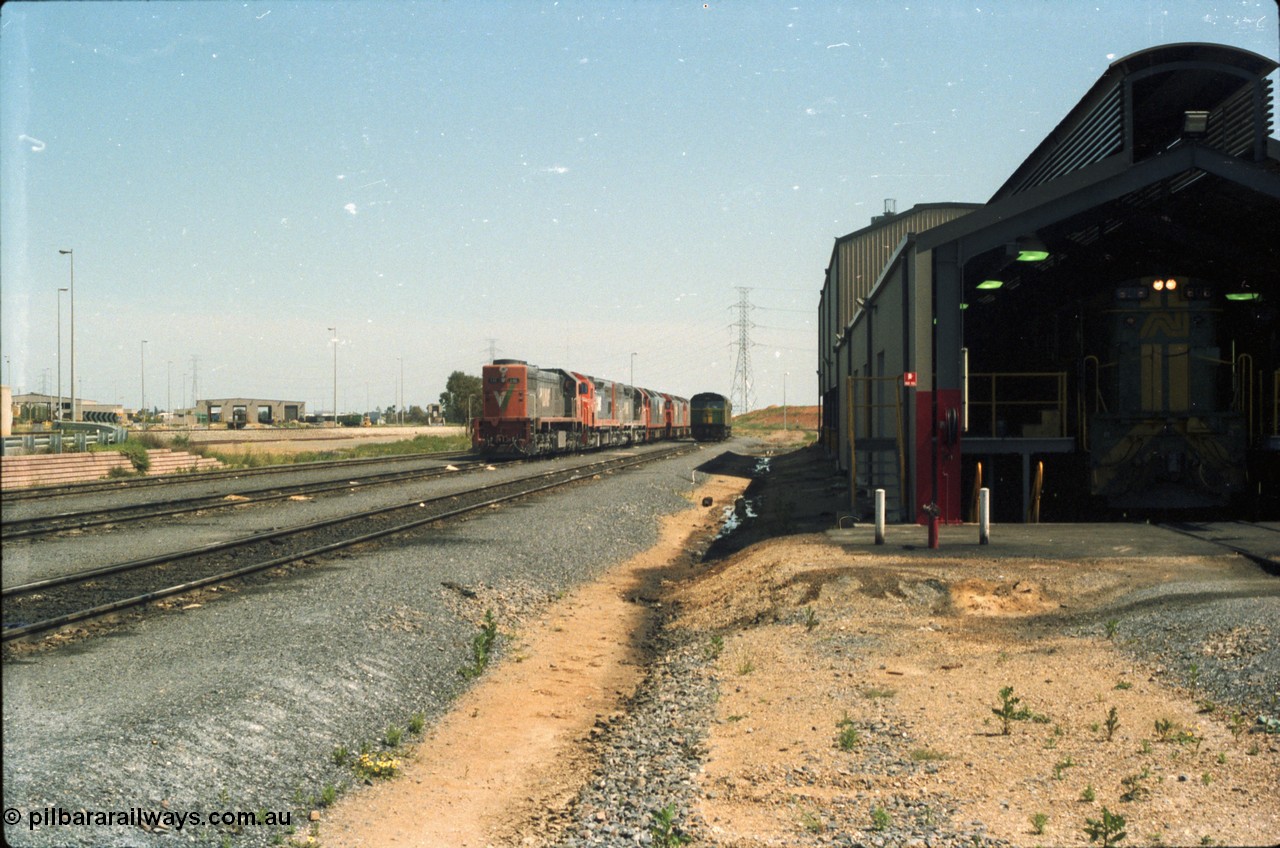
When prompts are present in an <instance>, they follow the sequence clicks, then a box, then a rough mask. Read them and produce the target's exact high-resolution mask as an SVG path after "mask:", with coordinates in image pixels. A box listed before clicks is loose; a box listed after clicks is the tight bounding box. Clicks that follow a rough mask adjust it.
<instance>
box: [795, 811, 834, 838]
mask: <svg viewBox="0 0 1280 848" xmlns="http://www.w3.org/2000/svg"><path fill="white" fill-rule="evenodd" d="M800 826H801V827H803V828H804V829H805V832H806V833H826V830H827V823H826V822H825V821H823V820H822V816H820V815H818V814H817V813H815V812H813V811H812V810H806V811H804V812H803V813H801V814H800Z"/></svg>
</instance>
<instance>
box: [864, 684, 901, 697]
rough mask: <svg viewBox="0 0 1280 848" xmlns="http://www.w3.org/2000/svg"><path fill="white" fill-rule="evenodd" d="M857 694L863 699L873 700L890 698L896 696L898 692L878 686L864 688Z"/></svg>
mask: <svg viewBox="0 0 1280 848" xmlns="http://www.w3.org/2000/svg"><path fill="white" fill-rule="evenodd" d="M859 694H860V695H862V697H864V698H869V699H871V700H875V699H876V698H892V697H894V696H895V695H897V694H898V690H897V689H889V688H886V687H880V686H866V687H864V688H863V689H862V690H861V691H860V692H859Z"/></svg>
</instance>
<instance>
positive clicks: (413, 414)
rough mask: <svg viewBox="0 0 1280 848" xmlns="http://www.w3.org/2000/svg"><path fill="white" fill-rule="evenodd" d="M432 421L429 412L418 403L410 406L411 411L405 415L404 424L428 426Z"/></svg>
mask: <svg viewBox="0 0 1280 848" xmlns="http://www.w3.org/2000/svg"><path fill="white" fill-rule="evenodd" d="M430 420H431V419H430V417H429V416H428V415H427V411H426V410H425V409H423V408H422V407H420V406H418V405H417V404H416V403H411V404H409V409H408V411H407V412H405V414H404V423H406V424H426V423H428V422H429V421H430Z"/></svg>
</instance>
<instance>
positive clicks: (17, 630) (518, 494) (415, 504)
mask: <svg viewBox="0 0 1280 848" xmlns="http://www.w3.org/2000/svg"><path fill="white" fill-rule="evenodd" d="M688 450H690V447H689V446H688V445H682V446H678V447H670V448H667V449H665V450H659V451H654V452H651V453H646V454H644V455H642V456H639V457H622V458H613V459H609V460H602V461H596V462H592V463H587V464H586V465H582V466H576V467H574V468H569V469H557V470H554V471H546V472H541V473H539V474H536V475H531V476H529V477H525V478H521V479H520V480H515V481H504V482H501V483H490V484H487V485H484V486H480V487H477V488H475V489H471V490H469V491H470V492H471V493H476V492H485V491H489V490H491V489H496V488H502V487H510V486H512V485H517V484H519V483H528V482H533V481H537V480H540V479H542V480H543V482H541V483H539V484H538V485H535V486H531V487H521V488H520V489H519V490H518V491H515V492H512V493H509V494H505V495H499V496H497V497H494V498H489V499H486V500H484V501H481V502H479V503H474V504H467V505H464V506H460V507H457V508H454V509H450V510H445V511H444V512H436V513H432V514H431V515H428V516H423V517H421V518H416V519H414V520H412V521H409V522H404V523H400V524H396V525H393V526H390V527H383V528H379V529H378V530H374V531H372V532H369V533H362V534H360V535H358V536H354V537H348V538H346V539H340V540H338V541H335V542H329V543H327V544H324V545H319V546H317V547H314V548H310V549H307V550H304V551H295V552H293V553H290V554H285V555H283V556H279V557H274V558H272V559H269V560H266V561H261V562H256V563H250V564H248V565H244V566H240V567H237V568H234V569H230V570H226V571H222V572H220V573H218V574H214V575H209V576H205V577H200V578H197V579H195V580H189V581H185V582H183V583H181V584H177V585H173V586H168V587H165V588H162V589H157V590H153V591H150V592H144V593H142V594H139V595H134V596H131V597H128V598H121V599H118V600H115V601H109V602H107V603H103V604H98V605H95V606H93V607H89V608H84V609H79V610H75V611H73V612H69V613H65V614H63V615H59V616H55V617H52V618H48V619H44V620H41V621H35V622H31V623H29V624H25V625H20V626H17V627H11V628H5V629H4V631H3V636H2V640H3V641H5V642H8V641H10V640H12V639H17V638H20V637H23V636H29V635H32V634H35V633H40V632H43V631H46V630H52V629H55V628H57V627H62V626H64V625H67V624H74V623H75V622H77V621H83V620H85V619H89V618H95V617H98V616H101V615H106V614H109V613H112V612H118V611H120V610H123V609H128V608H129V607H134V606H139V605H141V604H146V603H150V602H151V601H154V600H158V599H160V598H164V597H170V596H173V595H179V594H182V593H183V592H189V591H191V590H193V589H199V588H202V587H204V586H209V585H213V584H215V583H220V582H223V581H226V580H232V579H235V578H238V577H244V576H247V575H249V574H253V573H255V572H259V571H265V570H267V569H270V568H275V567H278V566H281V565H286V564H288V563H290V562H297V561H298V560H303V559H307V558H310V557H316V556H320V555H323V554H326V553H332V552H333V551H337V550H341V549H343V548H349V547H353V546H355V545H359V544H363V543H366V542H370V541H373V540H376V539H380V538H383V537H386V536H390V535H393V534H395V533H402V532H405V531H407V530H412V529H414V528H417V527H421V526H423V525H425V524H430V523H432V522H437V521H443V520H446V519H449V518H454V517H457V516H459V515H464V514H466V513H469V512H474V511H476V510H479V509H485V508H488V507H490V506H494V505H497V504H500V503H504V502H506V501H511V500H515V499H517V498H523V497H528V496H529V495H532V494H536V493H538V492H542V491H547V490H549V489H554V488H557V487H559V486H566V485H569V484H571V483H576V482H579V481H581V480H584V479H589V478H590V476H592V475H594V474H596V473H598V472H600V471H604V470H614V469H625V468H630V467H633V466H637V465H643V464H645V463H648V462H654V461H657V460H660V459H666V458H668V457H672V456H678V455H679V454H681V453H684V452H686V451H688ZM566 475H567V476H566ZM548 477H564V478H565V479H558V480H557V479H553V480H545V478H548ZM461 494H466V493H461V492H454V493H450V494H447V495H441V496H438V497H435V498H431V499H428V500H423V499H415V500H413V501H409V502H406V503H403V504H398V505H394V506H388V507H380V508H378V509H375V510H367V511H364V512H360V513H354V514H352V515H347V516H340V517H337V518H331V519H325V520H323V521H318V522H312V523H311V524H307V525H300V526H298V527H295V528H289V529H288V530H282V531H273V532H271V533H265V534H256V535H254V536H248V537H244V538H242V539H238V540H231V541H229V542H222V543H215V544H213V545H205V546H202V547H200V548H194V549H192V550H191V551H181V552H177V553H174V554H168V555H161V556H158V557H149V558H147V559H145V560H137V561H133V562H128V563H119V564H117V565H114V566H104V567H102V568H98V569H91V570H89V571H85V572H79V573H77V574H75V575H66V576H64V577H62V578H50V580H45V581H36V582H34V583H28V584H24V585H22V586H15V587H12V588H10V589H6V590H4V592H3V595H4V596H5V597H13V596H16V595H20V594H27V593H30V592H34V591H39V590H40V589H42V588H50V587H52V586H56V585H68V584H71V583H78V582H86V581H89V580H93V579H95V578H97V577H101V576H105V575H109V574H113V573H120V572H123V571H130V570H137V569H140V568H144V567H147V566H149V565H157V564H161V563H169V562H176V561H179V560H181V559H184V558H193V557H197V556H201V555H204V554H207V553H211V552H214V551H217V550H225V549H230V548H235V547H244V546H246V545H251V544H256V543H259V542H263V541H269V540H270V539H272V538H279V537H283V536H287V535H299V534H302V533H304V532H309V531H312V530H315V529H320V528H323V527H326V526H333V525H337V524H342V523H347V522H351V521H355V520H360V519H364V518H368V517H371V516H375V515H379V514H382V513H387V512H392V511H395V510H402V509H412V508H420V505H422V504H425V503H428V502H431V503H435V502H439V501H443V500H447V499H453V498H456V497H458V496H459V495H461Z"/></svg>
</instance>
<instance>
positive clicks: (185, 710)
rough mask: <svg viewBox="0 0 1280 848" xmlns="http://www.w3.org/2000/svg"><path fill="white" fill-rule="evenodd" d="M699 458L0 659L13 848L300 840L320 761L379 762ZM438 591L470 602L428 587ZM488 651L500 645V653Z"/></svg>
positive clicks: (623, 542)
mask: <svg viewBox="0 0 1280 848" xmlns="http://www.w3.org/2000/svg"><path fill="white" fill-rule="evenodd" d="M709 456H710V452H709V451H706V450H702V451H696V452H694V453H691V454H688V455H686V456H685V457H682V458H679V459H675V460H668V461H665V462H662V463H659V464H656V465H654V466H649V467H648V468H647V469H645V470H641V471H638V472H631V473H628V474H625V475H609V476H606V477H605V478H604V479H602V480H600V481H598V482H596V483H593V484H591V485H584V486H580V487H577V488H574V489H572V490H570V491H567V492H564V493H561V494H559V495H556V496H552V497H537V498H533V499H530V500H528V501H525V502H523V503H521V504H519V505H516V506H510V507H505V508H502V509H498V510H494V511H492V512H491V513H488V514H486V515H484V516H482V517H480V518H476V519H472V520H470V521H466V522H462V523H458V524H454V525H452V526H450V527H449V528H447V529H445V530H443V531H437V532H434V533H432V532H423V533H421V534H416V535H414V536H413V537H411V538H410V537H406V538H397V539H394V540H388V541H386V542H384V543H381V544H379V545H377V546H376V547H370V548H368V549H366V550H360V551H355V552H351V553H348V554H345V555H341V556H339V557H337V558H334V559H330V560H327V561H325V562H322V563H318V564H316V565H314V566H313V567H311V568H310V569H308V570H305V571H302V572H299V573H297V574H295V575H293V576H292V577H290V578H289V579H288V580H287V581H284V582H282V583H277V584H271V585H268V586H263V587H259V588H253V589H244V590H240V591H238V592H236V590H232V591H231V592H229V593H228V594H238V595H239V596H238V597H232V598H224V599H220V600H216V601H212V602H207V603H204V604H203V605H202V606H201V607H199V608H197V609H191V610H188V611H185V612H174V613H172V614H168V615H160V616H149V617H147V618H145V619H144V620H142V621H140V622H137V623H134V624H130V625H128V626H127V627H126V628H124V629H123V630H121V631H120V632H119V634H118V635H116V636H114V637H112V638H96V639H92V640H89V641H86V642H83V643H80V644H79V645H77V646H74V647H73V648H72V649H63V650H58V651H52V652H46V653H41V654H35V655H31V656H27V657H25V658H10V659H9V660H7V661H6V662H5V664H4V668H3V677H4V681H3V682H4V715H5V722H4V752H5V757H4V766H3V768H4V799H5V808H6V810H9V809H15V810H17V811H19V814H20V815H21V816H22V818H21V820H20V822H19V823H18V824H17V825H15V826H9V825H8V824H6V827H5V837H6V840H7V842H8V844H11V845H16V846H34V848H42V846H54V845H84V846H142V845H145V846H149V848H154V846H156V845H165V844H198V845H222V844H224V842H227V843H228V844H231V843H233V844H235V845H237V846H239V845H246V846H261V845H267V844H269V843H270V842H271V840H272V838H273V837H275V838H277V839H278V838H280V836H281V835H287V834H288V832H289V831H288V829H287V828H275V827H256V826H249V827H246V828H243V829H241V830H240V831H238V832H237V831H236V830H235V829H230V828H218V827H209V826H201V827H193V826H191V825H190V824H187V825H186V826H184V827H183V828H182V829H181V830H180V831H177V830H176V829H170V830H169V831H167V832H166V834H165V835H164V836H163V838H158V837H157V836H156V835H153V834H151V833H148V832H145V831H144V830H142V829H139V828H138V827H136V826H133V825H130V824H124V825H120V824H116V825H113V826H109V827H83V826H75V825H71V826H66V827H52V828H48V827H44V828H38V829H36V830H34V831H33V830H30V829H29V828H28V827H27V821H28V818H27V817H28V816H29V815H30V814H32V813H33V812H41V811H45V810H46V809H49V808H51V809H52V810H54V811H56V810H58V809H61V810H64V811H67V812H68V813H78V812H80V811H84V812H87V813H90V814H94V813H99V812H105V811H128V810H130V809H132V808H141V809H143V810H147V811H152V812H163V811H171V812H175V813H176V812H200V813H202V814H205V815H207V814H208V813H209V812H211V811H222V810H233V811H249V812H252V811H266V812H269V813H275V814H288V815H289V817H290V820H291V826H292V827H293V828H294V829H295V831H296V833H297V834H298V835H300V836H301V835H305V834H306V833H307V828H308V824H307V821H306V816H307V812H308V811H309V810H310V809H313V808H314V806H315V801H316V799H319V797H320V796H321V794H322V792H323V791H324V790H325V788H326V787H328V786H334V787H339V788H341V787H342V786H344V785H348V784H350V783H351V782H352V781H353V779H354V778H353V772H352V769H351V767H350V765H347V764H343V765H339V764H337V763H335V762H334V751H335V748H338V747H339V746H341V747H345V748H346V749H347V750H348V751H349V752H350V753H351V754H354V753H355V752H357V751H358V750H359V749H360V748H361V747H362V746H366V745H367V746H369V747H371V748H373V749H377V748H378V747H379V746H380V743H381V740H382V738H383V737H384V735H385V733H386V731H387V728H388V727H389V726H396V727H399V728H404V727H405V726H406V725H407V724H408V723H409V721H410V718H411V716H413V715H414V714H416V713H422V714H424V716H425V719H426V721H427V723H428V725H430V723H431V721H432V720H433V719H435V718H436V717H438V716H439V715H441V714H442V713H443V712H444V711H446V710H447V709H448V706H449V704H450V703H451V701H452V700H453V699H454V698H455V697H456V696H457V695H458V694H459V692H460V691H461V690H462V689H463V688H464V687H465V685H466V681H465V679H464V678H463V676H462V675H461V674H459V669H461V668H463V667H464V666H466V665H468V663H469V661H470V659H471V641H472V637H473V636H474V635H475V634H476V633H477V632H478V625H479V622H480V621H481V618H482V616H483V615H484V612H485V610H486V609H488V608H492V609H493V610H494V612H495V614H496V615H497V617H498V621H499V627H500V629H505V628H506V627H507V626H508V623H509V622H511V621H512V619H513V617H514V616H516V615H518V614H527V613H531V612H533V611H534V610H535V609H536V608H538V607H539V606H541V605H542V604H545V603H546V602H548V601H549V600H550V599H552V598H554V597H555V596H556V595H557V594H558V593H560V592H562V591H564V590H566V589H568V588H570V587H572V586H574V585H576V584H578V583H580V582H581V581H584V580H590V579H592V578H593V577H595V576H597V575H598V573H599V572H600V571H601V570H602V569H604V568H605V567H607V566H609V565H610V564H612V563H615V562H618V561H620V560H623V559H626V558H627V557H630V556H632V555H634V554H635V553H637V552H639V551H641V550H644V549H646V548H647V547H649V546H650V545H651V544H652V543H653V542H654V541H655V539H656V531H657V526H656V522H655V520H654V519H655V517H656V516H659V515H663V514H668V513H671V512H674V511H677V510H680V509H682V508H684V507H686V506H688V504H689V502H688V500H687V499H686V498H685V497H684V495H685V493H687V492H688V491H690V489H691V488H692V485H691V478H692V476H693V472H694V469H695V468H696V467H697V466H698V465H699V464H701V463H703V462H705V461H706V460H707V459H708V458H709ZM445 582H448V583H451V584H455V585H457V586H461V587H463V588H466V589H468V590H471V591H476V592H477V593H478V595H477V597H475V598H467V597H465V596H464V594H462V593H460V592H458V591H456V590H455V589H450V588H446V587H444V586H442V583H445ZM500 647H501V641H500V643H499V648H500Z"/></svg>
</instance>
